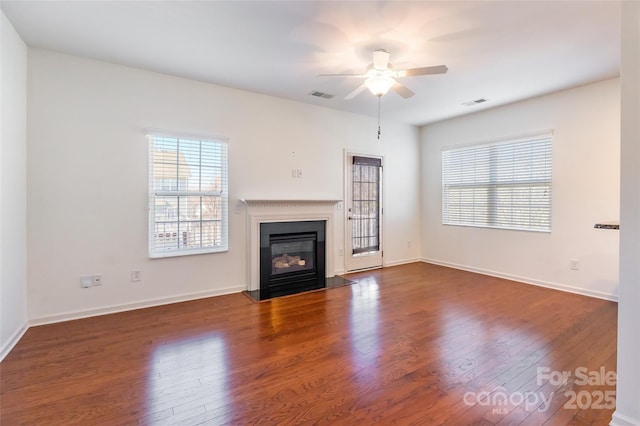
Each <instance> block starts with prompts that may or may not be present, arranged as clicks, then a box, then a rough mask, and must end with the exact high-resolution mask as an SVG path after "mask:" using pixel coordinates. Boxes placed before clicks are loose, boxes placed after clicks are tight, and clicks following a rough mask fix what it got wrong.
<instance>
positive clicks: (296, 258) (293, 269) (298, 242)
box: [260, 220, 326, 300]
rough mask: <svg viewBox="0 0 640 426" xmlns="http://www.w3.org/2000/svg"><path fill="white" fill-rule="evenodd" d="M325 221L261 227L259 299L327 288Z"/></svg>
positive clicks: (272, 224) (279, 223) (271, 224)
mask: <svg viewBox="0 0 640 426" xmlns="http://www.w3.org/2000/svg"><path fill="white" fill-rule="evenodd" d="M325 228H326V221H324V220H313V221H295V222H265V223H261V224H260V300H264V299H270V298H272V297H277V296H284V295H287V294H294V293H299V292H301V291H307V290H315V289H319V288H324V287H325V275H326V274H325V271H326V265H325V235H326V230H325Z"/></svg>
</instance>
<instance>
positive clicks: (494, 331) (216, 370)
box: [0, 263, 617, 426]
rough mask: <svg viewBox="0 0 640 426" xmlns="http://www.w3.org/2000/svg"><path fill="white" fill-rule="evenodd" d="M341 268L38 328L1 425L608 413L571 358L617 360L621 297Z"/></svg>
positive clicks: (9, 366) (18, 355) (513, 420)
mask: <svg viewBox="0 0 640 426" xmlns="http://www.w3.org/2000/svg"><path fill="white" fill-rule="evenodd" d="M348 278H349V279H352V280H354V281H356V283H355V284H353V285H350V286H345V287H339V288H334V289H330V290H322V291H316V292H310V293H305V294H299V295H295V296H287V297H283V298H279V299H272V300H268V301H264V302H260V303H256V302H253V301H252V300H250V299H249V298H248V297H247V296H246V295H243V294H233V295H228V296H221V297H214V298H209V299H202V300H197V301H193V302H185V303H179V304H173V305H168V306H161V307H156V308H149V309H143V310H137V311H132V312H125V313H119V314H113V315H107V316H102V317H95V318H89V319H83V320H77V321H71V322H66V323H60V324H53V325H47V326H40V327H34V328H31V329H30V330H29V331H28V332H27V333H26V334H25V336H24V337H23V338H22V340H21V341H20V342H19V343H18V345H17V346H16V347H15V348H14V350H13V351H12V352H11V353H10V354H9V355H8V356H7V357H6V359H5V360H4V361H3V362H2V363H1V364H0V374H1V379H0V386H1V389H0V397H1V401H0V409H1V414H0V424H2V425H3V426H5V425H6V426H9V425H11V426H13V425H76V424H77V425H132V424H143V425H199V424H211V425H217V424H234V425H238V424H247V425H248V424H251V425H252V424H264V425H275V424H277V425H280V424H296V425H297V424H364V425H369V424H373V423H380V424H398V425H404V424H407V425H408V424H415V425H431V424H434V425H436V424H452V425H465V424H469V425H470V424H482V425H492V424H500V425H502V424H504V425H514V424H523V425H541V424H549V425H564V424H594V425H606V424H607V423H608V422H609V420H610V418H611V414H612V413H613V409H612V408H608V409H597V407H598V404H599V405H607V404H605V402H606V401H605V399H604V398H605V396H606V397H607V398H609V397H610V396H611V395H610V394H608V393H606V392H607V391H609V392H610V391H615V386H612V385H599V384H597V383H593V381H592V383H591V384H590V385H589V384H585V385H580V382H581V379H582V376H581V374H580V373H581V372H582V370H577V371H576V369H578V368H581V367H584V369H585V371H586V372H591V371H594V372H595V371H599V370H600V368H601V367H602V368H604V370H605V371H615V369H616V321H617V320H616V317H617V305H616V304H615V303H613V302H607V301H603V300H598V299H592V298H588V297H583V296H579V295H574V294H569V293H563V292H559V291H554V290H548V289H544V288H539V287H535V286H531V285H526V284H519V283H514V282H510V281H506V280H501V279H497V278H492V277H487V276H482V275H477V274H472V273H468V272H463V271H458V270H453V269H448V268H444V267H439V266H435V265H429V264H422V263H414V264H410V265H404V266H398V267H392V268H386V269H383V270H377V271H372V272H364V273H359V274H353V275H349V276H348ZM538 368H548V370H544V371H545V372H547V373H549V374H550V376H551V379H555V378H557V377H556V376H555V375H554V374H553V372H562V371H566V372H569V377H567V380H566V381H563V380H558V381H557V382H556V381H555V380H551V381H549V380H547V376H543V375H542V374H541V373H540V374H539V372H538ZM594 374H595V373H594ZM594 380H595V379H594ZM571 391H573V392H576V400H575V401H573V402H572V401H571V398H570V397H571V394H570V393H567V392H571ZM600 395H602V398H603V399H601V400H600ZM487 398H488V399H487ZM505 400H506V403H505ZM598 400H599V402H598ZM587 402H589V404H587ZM596 402H598V404H596ZM567 403H569V404H570V405H571V404H573V405H575V407H576V408H565V405H566V404H567ZM589 407H590V408H589Z"/></svg>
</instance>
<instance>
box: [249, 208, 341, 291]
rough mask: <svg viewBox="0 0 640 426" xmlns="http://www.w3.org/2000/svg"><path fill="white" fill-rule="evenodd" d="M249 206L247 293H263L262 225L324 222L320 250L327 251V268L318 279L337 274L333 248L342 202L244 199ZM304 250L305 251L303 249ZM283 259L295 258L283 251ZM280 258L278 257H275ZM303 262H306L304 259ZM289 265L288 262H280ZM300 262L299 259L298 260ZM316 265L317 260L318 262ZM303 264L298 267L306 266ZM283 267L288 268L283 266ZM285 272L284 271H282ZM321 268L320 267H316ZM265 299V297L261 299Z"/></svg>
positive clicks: (325, 255) (325, 258)
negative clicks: (261, 290) (335, 225)
mask: <svg viewBox="0 0 640 426" xmlns="http://www.w3.org/2000/svg"><path fill="white" fill-rule="evenodd" d="M241 201H242V202H243V203H244V204H245V206H246V217H247V219H246V225H247V232H246V241H247V243H246V244H247V291H248V292H249V293H250V294H259V292H260V279H261V277H260V275H261V270H260V252H261V241H260V234H261V225H262V224H270V223H277V222H311V221H319V222H323V223H324V228H325V232H324V235H325V236H324V247H322V248H320V249H316V250H317V251H318V250H319V251H322V252H324V260H325V262H324V263H325V268H324V274H323V273H322V271H320V272H319V274H318V275H319V276H318V279H321V278H332V277H334V275H335V271H334V252H335V250H334V249H333V246H334V244H335V237H334V222H335V220H334V215H335V214H336V204H337V203H339V202H341V201H342V200H251V199H243V200H241ZM285 249H287V247H284V248H283V247H280V248H278V247H276V253H277V251H278V250H285ZM300 251H305V250H304V248H302V249H301V250H300ZM279 254H280V256H282V255H284V254H286V255H288V256H298V255H292V254H291V253H287V252H286V251H283V252H282V253H279ZM275 257H278V256H275ZM300 257H301V260H302V256H300ZM278 260H279V261H283V262H284V263H287V262H286V260H287V259H278ZM294 260H296V259H294ZM314 262H315V259H314ZM304 263H305V264H304V265H300V264H299V263H298V264H297V265H294V266H297V267H300V266H304V267H305V268H306V267H307V265H306V259H305V262H304ZM279 266H281V267H282V266H284V265H283V264H281V263H279ZM271 267H272V268H275V262H273V263H272V266H271ZM280 269H282V268H280ZM316 269H317V267H316ZM281 272H282V274H283V275H284V274H286V273H289V272H293V271H292V270H291V269H290V270H288V271H286V272H285V271H281ZM259 299H260V300H262V297H260V298H259Z"/></svg>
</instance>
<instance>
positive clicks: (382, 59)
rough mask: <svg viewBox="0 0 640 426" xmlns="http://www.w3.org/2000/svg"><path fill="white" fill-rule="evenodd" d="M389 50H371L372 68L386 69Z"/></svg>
mask: <svg viewBox="0 0 640 426" xmlns="http://www.w3.org/2000/svg"><path fill="white" fill-rule="evenodd" d="M389 56H390V54H389V52H387V51H386V50H384V49H378V50H374V51H373V68H375V69H377V70H386V69H387V67H388V66H389Z"/></svg>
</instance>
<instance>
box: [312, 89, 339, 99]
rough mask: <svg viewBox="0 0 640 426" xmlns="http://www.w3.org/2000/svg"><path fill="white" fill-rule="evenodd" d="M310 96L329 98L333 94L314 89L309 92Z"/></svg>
mask: <svg viewBox="0 0 640 426" xmlns="http://www.w3.org/2000/svg"><path fill="white" fill-rule="evenodd" d="M309 94H310V95H311V96H315V97H317V98H324V99H331V98H333V97H334V96H335V95H330V94H328V93H323V92H318V91H317V90H314V91H313V92H311V93H309Z"/></svg>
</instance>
